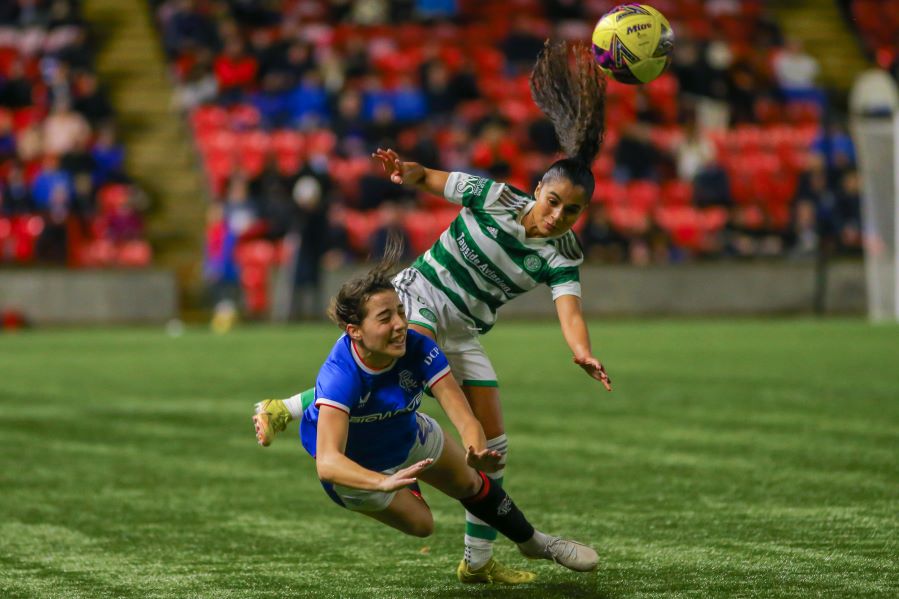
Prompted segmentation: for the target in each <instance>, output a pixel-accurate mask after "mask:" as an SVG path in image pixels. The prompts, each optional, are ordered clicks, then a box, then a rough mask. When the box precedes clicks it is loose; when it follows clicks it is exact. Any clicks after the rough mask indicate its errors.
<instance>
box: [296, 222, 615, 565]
mask: <svg viewBox="0 0 899 599" xmlns="http://www.w3.org/2000/svg"><path fill="white" fill-rule="evenodd" d="M391 248H392V249H391V251H390V252H389V253H388V257H386V258H385V260H384V261H382V262H381V263H379V264H378V265H377V266H376V267H375V268H374V269H373V270H372V271H370V272H369V273H368V274H367V275H364V276H361V277H358V278H356V279H353V280H350V281H349V282H347V283H345V284H344V285H343V287H341V289H340V292H339V293H338V295H337V297H336V298H335V299H334V301H333V302H332V306H331V309H330V316H331V318H332V319H333V320H334V321H335V322H336V323H337V324H338V326H340V328H341V329H342V330H343V331H344V333H345V334H344V335H342V336H341V337H340V339H338V340H337V343H335V344H334V348H333V349H332V350H331V353H330V355H329V356H328V358H327V360H325V363H324V364H323V365H322V367H321V370H320V371H319V374H318V378H317V379H316V382H315V400H314V402H313V403H312V405H311V406H309V407H308V408H307V409H306V411H305V412H304V413H303V418H302V422H301V425H300V427H301V429H302V439H303V447H304V448H305V449H306V450H307V451H308V452H309V454H310V455H312V456H313V457H314V458H315V464H316V469H317V471H318V475H319V478H320V479H321V481H322V485H323V486H324V488H325V490H326V491H327V493H328V495H329V496H330V497H331V499H332V500H333V501H334V502H335V503H337V504H338V505H340V506H342V507H345V508H347V509H349V510H352V511H357V512H360V513H362V514H365V515H367V516H370V517H372V518H374V519H375V520H378V521H379V522H382V523H384V524H387V525H388V526H392V527H393V528H396V529H398V530H400V531H402V532H404V533H406V534H409V535H414V536H419V537H426V536H429V535H430V534H431V533H432V532H433V531H434V519H433V516H432V514H431V510H430V508H429V507H428V504H427V503H425V501H424V499H423V498H422V496H421V492H420V491H419V488H418V485H417V480H418V479H421V480H423V481H424V482H426V483H428V484H429V485H431V486H433V487H435V488H436V489H438V490H440V491H442V492H443V493H445V494H446V495H449V496H450V497H452V498H454V499H458V500H459V501H460V502H461V503H462V505H464V506H465V509H467V510H468V511H469V512H471V513H473V514H476V515H477V516H478V517H479V518H481V519H483V520H484V521H485V522H488V523H489V524H490V525H491V526H493V527H494V528H496V529H497V530H499V531H500V532H502V534H504V535H505V536H506V537H508V538H509V539H511V540H512V541H513V542H514V543H516V544H517V545H518V548H519V550H520V551H521V552H522V553H523V554H524V555H525V556H527V557H530V558H535V559H547V560H552V561H555V562H557V563H559V564H561V565H563V566H565V567H567V568H570V569H572V570H577V571H589V570H593V569H594V568H595V567H596V564H597V561H598V557H597V554H596V552H595V551H594V550H593V549H591V548H590V547H587V546H586V545H582V544H580V543H576V542H573V541H568V540H565V539H561V538H559V537H553V536H550V535H546V534H544V533H542V532H540V531H537V530H535V529H534V527H533V526H532V525H531V524H530V523H529V522H528V520H527V519H526V518H525V516H524V514H522V513H521V511H520V510H519V509H518V507H517V506H516V505H515V503H513V502H512V500H511V498H510V497H509V496H508V495H507V494H506V493H505V491H504V490H503V489H502V487H500V486H499V485H497V484H494V483H492V482H491V480H490V479H489V478H487V477H486V476H485V475H483V474H481V473H480V472H478V470H476V469H475V468H477V469H480V470H484V471H496V470H497V469H499V468H501V465H500V462H501V460H502V454H501V453H500V452H498V451H496V450H491V449H489V448H488V447H487V439H486V437H485V435H484V430H483V428H482V427H481V425H480V424H479V423H478V421H477V419H476V418H475V417H474V414H473V413H472V411H471V408H470V406H469V405H468V401H467V399H466V397H465V395H464V394H463V392H462V389H461V388H460V387H459V385H458V383H457V382H456V380H455V378H454V377H453V375H452V373H451V372H450V366H449V363H448V362H447V359H446V357H445V356H444V355H443V353H442V352H441V351H440V348H439V347H438V346H437V344H436V343H434V341H433V340H431V339H430V338H429V337H427V336H425V335H421V334H419V333H416V332H414V331H410V330H409V323H408V321H407V319H406V314H405V308H404V306H403V303H402V302H401V300H400V298H399V296H398V294H397V292H396V290H395V289H394V286H393V283H392V282H391V280H390V276H389V275H388V271H389V269H390V268H392V266H393V263H395V260H396V257H397V256H399V254H400V251H399V250H401V246H400V245H399V244H397V243H396V242H395V240H394V243H393V244H392V246H391ZM426 388H428V389H429V390H430V392H431V393H432V394H433V395H434V397H436V399H437V401H438V402H439V403H440V406H441V407H442V408H443V410H444V411H445V412H446V414H447V416H448V417H449V419H450V421H451V422H452V423H453V425H454V426H455V428H456V429H457V431H458V433H459V435H460V436H461V437H462V441H463V443H464V445H465V447H466V448H467V449H463V448H462V446H461V445H460V444H459V443H458V442H457V441H456V440H455V438H453V437H451V436H447V435H444V433H443V431H442V430H441V427H440V425H439V424H438V423H437V422H436V421H435V420H433V419H432V418H430V417H429V416H427V415H425V414H423V413H421V412H419V411H418V408H419V406H420V404H421V400H422V396H423V394H424V390H425V389H426Z"/></svg>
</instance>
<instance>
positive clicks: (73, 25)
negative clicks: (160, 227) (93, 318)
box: [0, 0, 151, 266]
mask: <svg viewBox="0 0 899 599" xmlns="http://www.w3.org/2000/svg"><path fill="white" fill-rule="evenodd" d="M78 8H79V3H78V2H76V1H75V0H54V1H53V2H44V1H37V0H17V1H14V2H3V3H0V263H21V264H30V263H33V262H40V263H49V264H65V265H69V266H97V265H120V266H143V265H146V264H148V263H149V261H150V257H151V256H150V247H149V244H148V243H147V242H146V240H145V238H144V222H143V215H142V212H143V211H144V210H145V209H146V208H147V200H146V196H145V195H144V194H142V193H141V192H140V190H139V189H138V188H136V187H135V186H134V185H133V184H132V182H131V181H130V179H129V178H128V176H127V175H126V174H125V170H124V158H125V154H124V149H123V147H122V146H121V144H120V143H119V142H118V140H117V133H116V123H115V115H114V113H113V109H112V106H111V105H110V102H109V100H108V99H107V98H106V96H105V94H104V93H103V90H102V87H101V86H100V84H99V81H98V77H97V73H96V71H95V68H94V60H93V50H92V48H91V44H90V42H89V31H88V28H87V26H86V25H85V23H84V21H83V20H82V18H81V16H80V14H79V12H78Z"/></svg>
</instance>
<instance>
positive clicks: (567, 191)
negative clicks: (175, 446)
mask: <svg viewBox="0 0 899 599" xmlns="http://www.w3.org/2000/svg"><path fill="white" fill-rule="evenodd" d="M570 54H571V52H570V50H569V48H568V46H567V45H566V44H564V43H562V44H556V45H550V44H547V45H546V48H545V50H544V51H543V53H541V55H540V57H539V58H538V59H537V64H536V65H535V67H534V71H533V73H532V75H531V92H532V95H533V97H534V101H535V102H536V103H537V105H538V106H539V107H540V109H541V110H542V111H543V112H544V113H545V114H546V115H547V116H548V117H549V119H550V120H551V121H552V123H553V125H554V127H555V130H556V135H557V137H558V138H559V142H560V145H561V147H562V149H563V150H564V151H565V153H566V154H567V157H566V158H564V159H562V160H558V161H557V162H555V163H553V164H552V165H551V166H550V167H549V169H548V170H547V171H546V172H545V173H544V175H543V177H542V179H541V181H540V183H539V184H538V185H537V187H536V189H535V191H534V195H533V196H530V195H528V194H526V193H524V192H522V191H520V190H518V189H515V188H514V187H512V186H510V185H508V184H505V183H499V182H496V181H492V180H490V179H484V178H481V177H475V176H472V175H467V174H464V173H447V172H445V171H440V170H435V169H430V168H425V167H423V166H421V165H420V164H417V163H414V162H403V161H402V160H400V158H399V156H397V154H396V152H394V151H392V150H389V149H388V150H378V151H377V152H376V153H375V154H374V157H375V158H377V159H378V160H380V161H381V162H382V164H383V165H384V167H385V169H386V170H387V172H388V173H389V177H390V179H391V181H393V182H395V183H400V184H405V185H411V186H414V187H416V188H418V189H420V190H423V191H427V192H429V193H432V194H438V195H440V194H442V195H443V196H444V197H445V198H446V199H447V200H448V201H450V202H453V203H456V204H460V205H461V206H462V209H461V210H460V212H459V216H458V217H457V218H456V220H455V221H453V223H452V224H451V225H450V227H449V228H448V229H447V230H446V231H444V232H443V234H442V235H441V236H440V239H439V240H438V241H437V242H436V243H435V244H434V246H433V247H432V248H431V249H429V250H428V251H427V252H425V254H424V255H422V256H420V257H419V258H418V259H417V260H416V261H415V262H414V264H413V265H412V266H411V267H410V268H407V269H406V270H404V271H402V272H401V273H399V274H398V275H397V276H396V278H395V279H394V286H395V287H396V289H397V292H398V293H399V295H400V298H402V300H403V304H404V305H405V309H406V312H407V314H408V315H409V323H410V327H411V328H412V330H414V331H416V332H418V333H421V334H422V335H426V336H428V337H430V338H431V339H433V340H435V341H436V342H437V343H438V344H439V346H440V347H441V348H442V350H443V351H444V352H445V354H446V357H447V359H448V360H449V363H450V365H451V367H452V371H453V374H454V375H455V377H456V378H457V379H458V380H459V381H460V383H461V384H462V389H463V391H464V393H465V396H466V397H467V399H468V401H469V403H470V405H471V408H472V410H473V411H474V414H475V416H476V417H477V419H478V421H479V422H480V423H481V425H482V426H483V429H484V431H485V433H486V435H487V439H488V440H487V447H488V448H489V449H491V450H495V451H498V452H500V454H502V455H503V456H504V457H505V454H506V452H507V449H508V443H507V440H506V435H505V428H504V425H503V418H502V409H501V405H500V400H499V388H498V383H497V376H496V373H495V371H494V369H493V366H492V364H491V363H490V359H489V358H488V357H487V354H486V353H485V351H484V349H483V347H482V346H481V343H480V341H479V340H478V336H479V335H481V334H484V333H486V332H487V331H489V330H490V328H492V326H493V324H494V322H495V320H496V310H497V309H498V308H499V307H501V306H502V305H503V304H505V303H506V302H508V301H509V300H511V299H513V298H515V297H517V296H518V295H520V294H522V293H524V292H526V291H529V290H531V289H533V288H535V287H536V286H538V285H540V284H546V285H548V286H549V287H550V288H551V289H552V296H553V300H554V302H555V307H556V312H557V314H558V318H559V323H560V325H561V328H562V334H563V336H564V337H565V340H566V342H567V343H568V346H569V347H570V348H571V351H572V353H573V356H574V362H575V363H576V364H577V365H578V366H580V367H581V368H582V369H584V371H585V372H586V373H587V374H588V375H589V376H591V377H592V378H594V379H596V380H598V381H600V382H601V383H602V384H603V385H604V386H605V388H606V389H607V390H609V391H611V390H612V386H611V380H610V379H609V377H608V375H607V374H606V372H605V369H604V368H603V365H602V364H601V363H600V361H599V360H598V359H597V358H596V357H595V356H594V355H593V352H592V349H591V345H590V338H589V334H588V331H587V326H586V323H585V321H584V317H583V314H582V312H581V303H580V293H581V287H580V282H579V275H578V267H579V266H580V264H581V262H582V261H583V255H582V253H581V249H580V245H579V244H578V241H577V238H576V237H575V235H574V233H573V232H572V231H571V227H572V226H573V225H574V223H575V221H576V220H577V219H578V217H579V216H580V215H581V214H582V213H583V212H584V209H585V208H586V206H587V204H588V203H589V201H590V197H591V196H592V195H593V188H594V180H593V174H592V172H591V170H590V165H591V163H592V161H593V159H594V158H595V157H596V154H597V153H598V152H599V149H600V145H601V143H602V135H603V131H604V106H605V87H604V85H605V80H604V79H603V77H602V75H601V72H600V70H599V67H598V66H597V64H596V61H595V60H594V59H593V57H592V55H591V54H590V52H589V49H587V48H583V47H577V48H575V49H574V52H573V54H574V59H575V60H574V62H573V63H572V65H573V66H570V65H569V55H570ZM311 396H312V393H311V392H306V393H304V394H300V395H297V396H294V397H292V398H290V399H288V400H285V401H283V402H282V401H280V400H266V401H265V402H262V403H260V404H258V405H257V415H256V416H255V417H254V420H255V421H256V431H257V438H258V440H259V442H260V443H261V444H262V445H268V444H269V443H270V442H271V440H272V438H273V437H274V435H275V433H276V432H278V431H280V430H283V429H284V427H285V426H286V424H287V422H288V421H289V420H291V419H293V418H299V417H300V415H301V414H302V409H303V406H302V403H303V400H304V398H305V401H306V402H307V403H308V401H310V398H311ZM504 463H505V460H503V464H504ZM502 476H503V469H502V468H501V469H499V470H498V471H497V472H494V473H491V477H493V478H494V480H495V482H496V484H498V485H499V484H502ZM488 524H489V523H486V522H485V521H483V519H480V518H478V517H477V514H475V513H473V512H471V511H470V510H469V512H468V513H467V514H466V531H465V556H464V558H463V560H462V561H461V563H460V564H459V567H458V569H457V575H458V577H459V579H460V580H461V581H463V582H504V583H509V584H516V583H522V582H528V581H530V580H533V578H534V576H535V575H534V574H533V573H531V572H526V571H521V570H513V569H510V568H507V567H505V566H502V565H500V564H498V563H496V562H495V561H494V560H492V554H493V546H492V541H493V540H494V539H495V538H496V531H495V530H493V529H492V528H491V527H490V526H489V525H488ZM487 564H491V565H492V567H493V570H492V573H488V572H486V571H485V570H484V568H485V567H486V566H487Z"/></svg>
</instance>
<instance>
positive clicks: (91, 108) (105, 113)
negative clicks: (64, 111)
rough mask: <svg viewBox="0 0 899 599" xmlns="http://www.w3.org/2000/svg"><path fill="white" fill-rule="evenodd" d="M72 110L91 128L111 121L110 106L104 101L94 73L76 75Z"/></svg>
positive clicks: (104, 98)
mask: <svg viewBox="0 0 899 599" xmlns="http://www.w3.org/2000/svg"><path fill="white" fill-rule="evenodd" d="M73 108H74V109H75V111H76V112H78V113H79V114H81V116H83V117H84V118H85V119H87V122H88V123H89V124H90V125H91V127H93V128H97V127H100V126H102V125H103V124H104V123H106V122H107V121H109V120H111V119H112V114H113V113H112V106H111V105H110V104H109V100H107V99H106V94H104V93H103V91H102V90H101V89H100V85H99V82H98V81H97V76H96V75H95V74H94V73H92V72H90V71H82V72H80V73H78V74H77V75H76V78H75V102H74V104H73Z"/></svg>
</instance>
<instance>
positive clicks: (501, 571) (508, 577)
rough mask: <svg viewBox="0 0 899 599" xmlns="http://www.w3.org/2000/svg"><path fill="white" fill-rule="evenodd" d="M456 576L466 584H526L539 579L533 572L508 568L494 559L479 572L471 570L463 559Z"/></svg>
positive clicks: (478, 570)
mask: <svg viewBox="0 0 899 599" xmlns="http://www.w3.org/2000/svg"><path fill="white" fill-rule="evenodd" d="M456 576H458V577H459V582H462V583H465V584H477V583H482V584H493V583H497V584H526V583H528V582H533V581H534V580H535V579H536V578H537V575H536V574H534V573H533V572H528V571H527V570H513V569H512V568H507V567H506V566H504V565H502V564H501V563H499V562H498V561H496V560H495V559H493V558H492V557H491V558H490V561H488V562H487V563H486V564H484V565H483V566H481V567H480V568H478V569H477V570H473V569H471V567H470V566H469V565H468V562H466V561H465V560H464V559H463V560H462V561H461V562H459V567H458V568H456Z"/></svg>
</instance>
